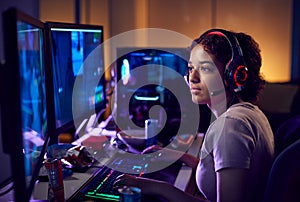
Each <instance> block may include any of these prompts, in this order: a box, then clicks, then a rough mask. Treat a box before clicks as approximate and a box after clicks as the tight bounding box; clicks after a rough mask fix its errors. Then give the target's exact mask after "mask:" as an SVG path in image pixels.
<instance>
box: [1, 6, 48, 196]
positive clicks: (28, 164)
mask: <svg viewBox="0 0 300 202" xmlns="http://www.w3.org/2000/svg"><path fill="white" fill-rule="evenodd" d="M3 25H4V42H5V43H4V48H5V59H6V63H5V67H4V68H3V70H2V71H3V72H2V73H1V76H2V78H1V93H2V96H1V97H2V98H1V100H2V101H1V105H2V106H1V107H2V119H1V120H2V136H3V147H4V150H5V152H7V153H9V154H10V155H11V158H12V161H11V162H12V169H13V170H12V172H13V175H14V192H15V200H16V201H26V200H29V198H30V196H31V194H32V191H33V188H34V184H35V182H36V180H37V178H38V173H39V170H40V167H41V166H42V162H43V160H44V154H45V151H46V148H47V144H48V141H49V135H48V134H50V133H51V132H52V131H51V127H52V125H53V124H52V123H51V122H50V120H53V118H52V117H51V115H52V114H51V111H52V110H51V109H52V108H51V102H48V101H49V100H50V97H48V96H50V95H49V94H47V92H50V90H49V88H51V87H50V86H49V82H48V81H49V80H51V78H49V77H50V76H51V72H48V71H49V68H48V69H46V62H45V41H44V38H45V37H44V36H45V32H44V24H43V23H42V22H40V21H38V20H36V19H35V18H32V17H31V16H28V15H26V14H24V13H22V12H20V11H18V10H16V9H14V8H11V9H9V10H7V11H5V12H4V13H3ZM46 71H47V73H46ZM46 75H47V77H46ZM48 76H49V77H48Z"/></svg>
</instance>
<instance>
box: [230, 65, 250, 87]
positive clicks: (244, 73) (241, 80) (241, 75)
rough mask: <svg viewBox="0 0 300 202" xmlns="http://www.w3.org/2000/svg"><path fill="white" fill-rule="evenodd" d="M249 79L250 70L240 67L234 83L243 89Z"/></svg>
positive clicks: (236, 72)
mask: <svg viewBox="0 0 300 202" xmlns="http://www.w3.org/2000/svg"><path fill="white" fill-rule="evenodd" d="M247 78H248V69H247V67H245V66H243V65H240V66H238V67H237V68H236V70H235V72H234V75H233V79H234V83H235V85H236V86H237V87H241V86H243V85H245V83H246V81H247Z"/></svg>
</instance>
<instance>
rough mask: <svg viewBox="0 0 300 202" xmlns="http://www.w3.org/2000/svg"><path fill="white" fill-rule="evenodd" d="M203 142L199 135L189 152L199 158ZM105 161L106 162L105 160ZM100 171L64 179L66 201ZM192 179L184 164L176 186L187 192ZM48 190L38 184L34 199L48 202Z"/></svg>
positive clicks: (89, 171)
mask: <svg viewBox="0 0 300 202" xmlns="http://www.w3.org/2000/svg"><path fill="white" fill-rule="evenodd" d="M91 135H95V134H93V133H91V134H88V135H86V136H83V137H81V140H85V139H87V138H88V136H91ZM202 140H203V135H202V134H198V135H197V137H196V138H195V140H194V141H193V143H192V145H191V147H190V148H189V150H188V151H187V152H188V153H189V154H192V155H194V156H198V154H199V150H200V147H201V144H202ZM79 142H80V141H77V142H76V143H79ZM103 160H104V161H105V159H103ZM100 162H101V161H100ZM96 166H101V163H100V164H96ZM98 169H99V168H97V167H93V168H90V169H89V170H87V171H86V172H85V173H77V172H74V173H73V174H72V176H69V177H66V178H65V179H64V189H65V198H66V199H68V198H70V197H71V196H72V195H73V194H74V193H75V192H76V191H77V190H78V189H79V188H80V187H81V186H82V185H83V184H84V183H85V182H87V181H88V180H89V179H90V178H91V177H92V176H93V174H94V173H95V172H96V171H97V170H98ZM191 177H192V169H191V168H190V167H188V166H186V165H184V164H183V165H182V166H181V168H180V170H179V172H178V175H177V176H176V179H175V182H174V186H176V187H178V188H179V189H181V190H183V191H186V190H187V188H188V185H189V182H190V179H191ZM47 190H48V182H38V183H37V184H36V186H35V189H34V192H33V196H32V199H33V200H46V199H47Z"/></svg>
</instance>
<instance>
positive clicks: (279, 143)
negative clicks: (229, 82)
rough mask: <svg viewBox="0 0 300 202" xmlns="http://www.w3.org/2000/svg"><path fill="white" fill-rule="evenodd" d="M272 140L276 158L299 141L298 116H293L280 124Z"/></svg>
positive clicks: (299, 126) (299, 119) (299, 116)
mask: <svg viewBox="0 0 300 202" xmlns="http://www.w3.org/2000/svg"><path fill="white" fill-rule="evenodd" d="M274 138H275V156H278V155H279V154H280V153H281V152H282V151H283V150H284V149H285V148H286V147H288V146H289V145H291V144H292V143H293V142H295V141H297V140H298V139H300V115H295V116H293V117H291V118H290V119H288V120H287V121H285V122H284V123H283V124H281V125H280V127H279V128H278V129H277V131H276V132H275V134H274Z"/></svg>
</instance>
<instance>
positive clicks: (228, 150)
mask: <svg viewBox="0 0 300 202" xmlns="http://www.w3.org/2000/svg"><path fill="white" fill-rule="evenodd" d="M273 157H274V136H273V132H272V129H271V127H270V124H269V122H268V120H267V118H266V117H265V115H264V114H263V113H262V112H261V111H260V110H259V109H258V107H257V106H255V105H253V104H251V103H247V102H243V103H238V104H235V105H233V106H231V107H230V108H229V109H228V110H227V111H226V112H225V113H223V114H222V115H221V116H220V117H219V118H217V119H216V120H215V121H214V122H213V123H212V124H211V125H210V127H209V129H208V130H207V133H206V135H205V138H204V142H203V146H202V148H201V153H200V163H199V164H198V167H197V171H196V180H197V185H198V188H199V190H200V191H201V192H202V193H203V194H204V195H205V197H206V198H207V199H208V200H210V201H212V202H214V201H216V200H217V194H216V172H217V171H218V170H220V169H223V168H245V169H249V180H248V186H247V193H246V196H247V200H246V201H251V202H259V201H261V200H262V197H263V194H264V189H265V185H266V181H267V177H268V174H269V170H270V168H271V165H272V162H273Z"/></svg>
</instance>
